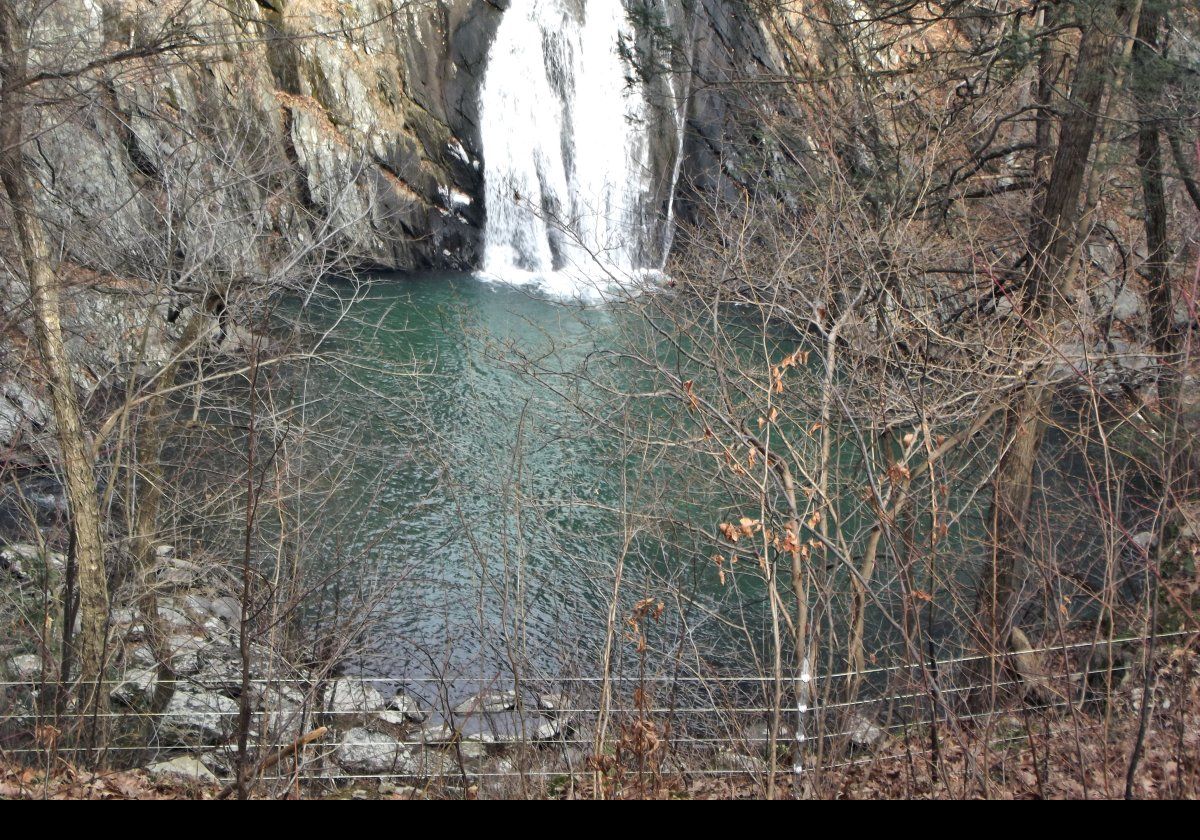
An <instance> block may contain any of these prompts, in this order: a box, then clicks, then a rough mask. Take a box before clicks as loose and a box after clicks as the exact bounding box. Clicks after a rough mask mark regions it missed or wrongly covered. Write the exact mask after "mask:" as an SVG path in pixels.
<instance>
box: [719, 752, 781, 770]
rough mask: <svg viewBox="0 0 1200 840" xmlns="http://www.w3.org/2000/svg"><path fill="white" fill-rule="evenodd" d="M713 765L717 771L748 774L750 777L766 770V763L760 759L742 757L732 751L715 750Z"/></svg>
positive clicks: (740, 754)
mask: <svg viewBox="0 0 1200 840" xmlns="http://www.w3.org/2000/svg"><path fill="white" fill-rule="evenodd" d="M714 764H715V767H716V769H717V770H723V771H725V772H728V773H749V774H750V775H755V774H758V773H766V772H767V769H768V766H767V762H765V761H763V760H762V759H761V758H758V757H757V756H753V755H743V754H742V753H739V752H734V751H733V750H717V755H716V761H715V762H714Z"/></svg>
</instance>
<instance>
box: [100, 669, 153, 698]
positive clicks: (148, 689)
mask: <svg viewBox="0 0 1200 840" xmlns="http://www.w3.org/2000/svg"><path fill="white" fill-rule="evenodd" d="M157 682H158V672H157V670H156V669H154V668H134V669H132V670H130V671H128V672H126V674H125V676H124V678H122V680H121V681H120V682H119V683H117V685H116V687H114V688H113V690H112V691H110V692H109V696H110V697H112V699H113V700H115V701H117V702H118V703H120V704H122V705H124V706H138V705H141V704H142V703H145V702H147V701H149V700H150V699H151V697H152V695H153V693H154V687H155V685H156V684H157Z"/></svg>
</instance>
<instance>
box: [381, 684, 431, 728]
mask: <svg viewBox="0 0 1200 840" xmlns="http://www.w3.org/2000/svg"><path fill="white" fill-rule="evenodd" d="M388 708H389V709H391V710H393V711H396V712H399V713H400V714H402V715H403V716H404V718H405V720H407V721H409V722H411V723H424V722H425V721H426V720H428V719H429V713H428V712H426V711H425V710H424V709H422V708H421V707H420V706H418V705H417V701H416V700H414V699H412V698H411V697H409V696H408V695H407V694H404V693H403V692H400V691H397V692H396V696H395V697H393V698H392V699H391V702H389V703H388Z"/></svg>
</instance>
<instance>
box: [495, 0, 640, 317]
mask: <svg viewBox="0 0 1200 840" xmlns="http://www.w3.org/2000/svg"><path fill="white" fill-rule="evenodd" d="M580 14H582V18H581V17H580ZM631 36H632V33H631V31H630V27H629V25H628V23H627V21H626V19H625V9H624V7H623V6H622V4H621V0H574V2H572V0H512V4H511V5H510V7H509V9H508V10H507V11H506V12H505V13H504V17H503V18H502V20H501V22H500V25H499V27H498V29H497V31H496V36H495V40H494V41H493V42H492V46H491V49H490V50H489V52H488V63H487V70H486V73H485V75H484V79H483V86H482V88H481V91H480V103H479V104H480V109H479V111H480V135H481V142H482V145H483V156H484V173H483V174H484V195H485V200H486V202H487V204H486V207H487V222H486V225H485V229H484V252H483V266H482V274H483V276H484V277H485V278H488V279H496V280H501V281H504V282H509V283H535V284H537V285H539V286H541V287H542V289H543V290H544V291H545V292H546V293H548V294H551V295H554V296H560V297H571V298H585V299H596V298H597V297H599V296H601V295H602V293H603V290H604V288H605V287H607V286H611V285H613V284H620V283H623V282H625V281H628V280H630V279H632V278H634V277H635V276H637V275H638V274H640V273H642V272H643V271H644V270H646V269H648V268H653V269H656V268H658V266H649V265H647V264H646V263H647V256H646V255H647V254H649V253H652V252H654V251H656V248H654V247H649V243H647V242H646V238H647V236H649V235H650V232H651V231H654V230H656V229H657V226H656V225H654V224H652V223H651V222H652V219H651V216H650V214H651V213H653V212H654V208H653V206H652V204H653V189H652V177H651V172H650V125H649V119H648V117H649V108H648V106H647V103H646V97H645V93H644V91H643V90H642V88H641V86H640V84H638V83H636V82H633V81H631V78H632V77H633V75H634V74H633V73H632V72H631V70H630V68H629V67H628V65H627V62H626V61H625V60H624V59H623V57H622V51H621V49H620V47H621V45H622V44H628V43H629V40H630V38H631Z"/></svg>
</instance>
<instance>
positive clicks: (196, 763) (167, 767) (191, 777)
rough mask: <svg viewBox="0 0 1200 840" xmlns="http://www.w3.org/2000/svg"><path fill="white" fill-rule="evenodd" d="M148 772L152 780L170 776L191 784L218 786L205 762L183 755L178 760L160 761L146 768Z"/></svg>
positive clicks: (215, 778)
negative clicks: (200, 783) (201, 783)
mask: <svg viewBox="0 0 1200 840" xmlns="http://www.w3.org/2000/svg"><path fill="white" fill-rule="evenodd" d="M146 772H147V773H149V774H150V778H152V779H159V778H163V777H167V776H169V777H174V778H177V779H185V780H187V781H189V782H203V783H207V784H217V777H216V776H214V775H213V774H212V771H211V770H209V769H208V768H207V767H205V766H204V762H202V761H201V760H200V759H198V758H196V757H195V756H191V755H181V756H179V757H178V758H172V759H171V760H170V761H160V762H157V763H156V764H151V765H150V766H149V767H147V768H146Z"/></svg>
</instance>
